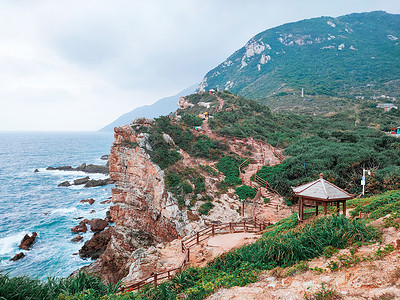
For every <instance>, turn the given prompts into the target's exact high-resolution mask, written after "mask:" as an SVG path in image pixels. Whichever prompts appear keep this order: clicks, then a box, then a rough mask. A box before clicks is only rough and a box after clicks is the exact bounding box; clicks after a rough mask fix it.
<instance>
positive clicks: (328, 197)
mask: <svg viewBox="0 0 400 300" xmlns="http://www.w3.org/2000/svg"><path fill="white" fill-rule="evenodd" d="M292 189H293V192H294V193H295V194H296V195H297V196H301V197H304V198H311V199H316V200H325V201H335V200H347V199H351V198H353V196H354V195H351V194H349V193H348V192H346V191H344V190H342V189H341V188H339V187H337V186H336V185H334V184H332V183H330V182H329V181H326V180H325V179H324V178H323V177H322V174H321V176H320V179H318V180H315V181H313V182H309V183H306V184H303V185H300V186H298V187H292Z"/></svg>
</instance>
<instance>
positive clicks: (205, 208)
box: [197, 201, 214, 215]
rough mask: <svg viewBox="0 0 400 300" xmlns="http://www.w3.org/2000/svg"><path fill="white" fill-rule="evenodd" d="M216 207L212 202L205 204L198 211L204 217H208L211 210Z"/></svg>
mask: <svg viewBox="0 0 400 300" xmlns="http://www.w3.org/2000/svg"><path fill="white" fill-rule="evenodd" d="M213 207H214V204H212V203H211V202H210V201H208V202H206V203H203V204H202V205H200V207H199V208H198V209H197V211H198V212H199V213H200V214H202V215H208V214H209V212H210V210H211V209H212V208H213Z"/></svg>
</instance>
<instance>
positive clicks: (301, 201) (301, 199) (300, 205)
mask: <svg viewBox="0 0 400 300" xmlns="http://www.w3.org/2000/svg"><path fill="white" fill-rule="evenodd" d="M303 210H304V204H303V197H299V223H302V222H303Z"/></svg>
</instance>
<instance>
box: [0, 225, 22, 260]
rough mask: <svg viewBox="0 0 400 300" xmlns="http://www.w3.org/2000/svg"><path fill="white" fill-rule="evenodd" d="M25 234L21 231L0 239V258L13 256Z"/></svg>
mask: <svg viewBox="0 0 400 300" xmlns="http://www.w3.org/2000/svg"><path fill="white" fill-rule="evenodd" d="M25 234H27V232H25V231H21V232H18V233H17V234H14V235H9V236H6V237H3V238H0V256H3V255H7V254H13V252H15V249H16V248H18V246H19V244H20V243H21V240H22V238H23V237H24V236H25Z"/></svg>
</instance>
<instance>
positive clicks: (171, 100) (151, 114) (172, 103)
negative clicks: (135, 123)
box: [99, 85, 197, 132]
mask: <svg viewBox="0 0 400 300" xmlns="http://www.w3.org/2000/svg"><path fill="white" fill-rule="evenodd" d="M196 87H197V85H192V86H190V87H188V88H186V89H185V90H183V91H181V92H180V93H178V94H176V95H174V96H170V97H165V98H162V99H160V100H158V101H157V102H155V103H153V104H151V105H144V106H140V107H137V108H135V109H134V110H132V111H130V112H128V113H126V114H123V115H122V116H120V117H119V118H118V119H116V120H115V121H114V122H112V123H110V124H108V125H107V126H105V127H103V128H101V129H100V130H99V131H102V132H110V131H114V127H118V126H122V125H125V124H129V123H131V121H132V120H133V119H134V118H139V117H145V118H156V117H159V116H162V115H167V114H169V113H171V112H174V111H175V110H176V109H177V108H178V104H177V103H178V100H179V98H180V97H183V96H187V95H189V94H191V93H193V91H194V90H195V88H196Z"/></svg>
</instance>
